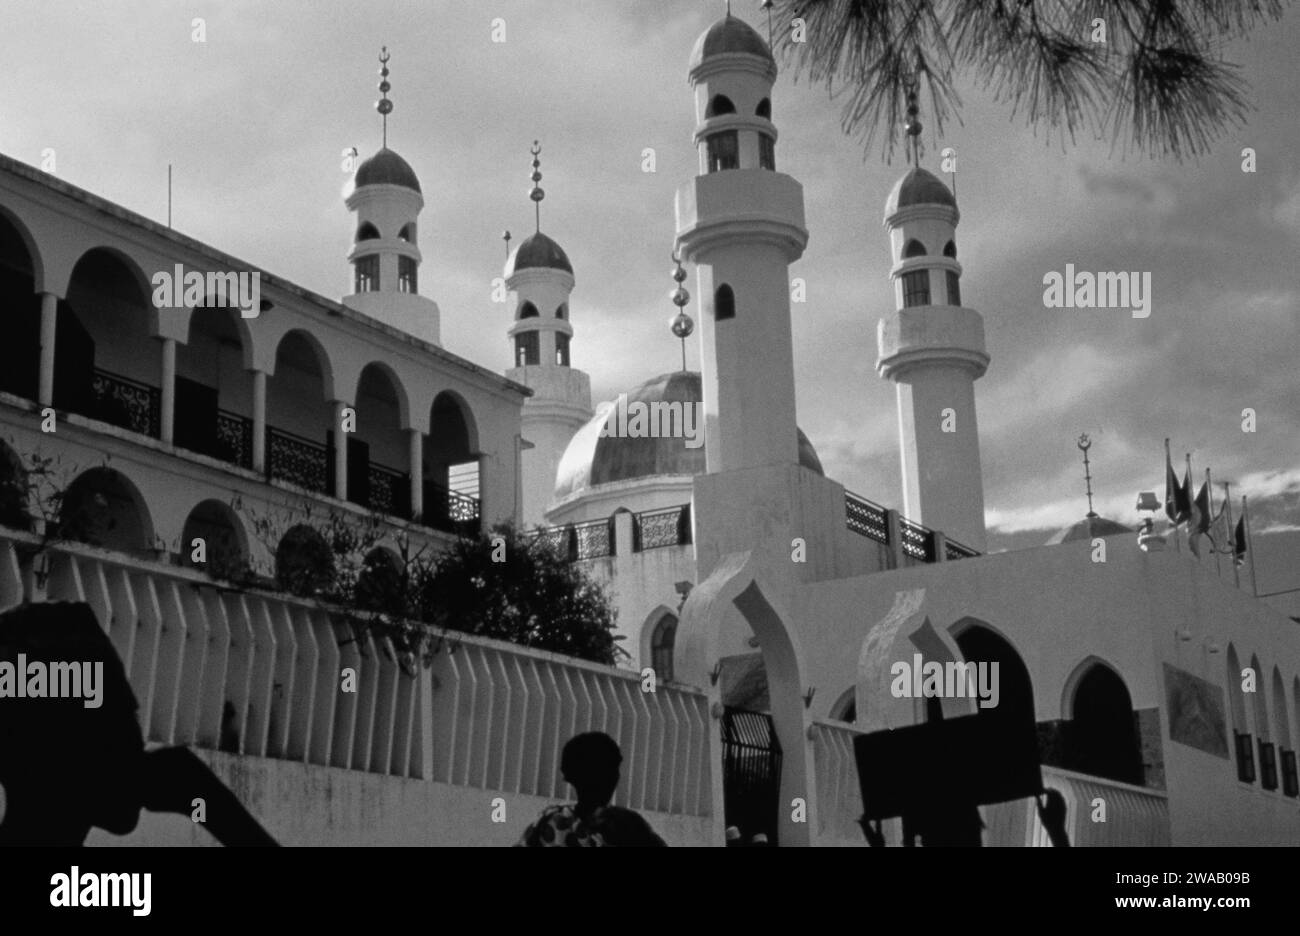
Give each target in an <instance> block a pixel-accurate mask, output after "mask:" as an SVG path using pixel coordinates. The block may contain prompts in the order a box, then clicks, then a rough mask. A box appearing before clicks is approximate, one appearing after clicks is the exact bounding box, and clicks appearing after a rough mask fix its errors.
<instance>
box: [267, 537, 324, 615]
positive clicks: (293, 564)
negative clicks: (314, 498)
mask: <svg viewBox="0 0 1300 936" xmlns="http://www.w3.org/2000/svg"><path fill="white" fill-rule="evenodd" d="M275 581H276V584H278V585H279V586H280V587H281V588H282V589H284V590H285V591H287V592H289V593H290V594H294V595H301V596H304V597H310V596H313V595H319V594H321V593H322V592H325V591H328V590H329V588H330V587H331V586H332V585H333V583H334V554H333V553H332V552H331V551H330V547H329V544H328V543H326V542H325V537H323V536H321V534H320V533H318V532H317V531H316V530H313V529H312V528H311V527H309V526H307V525H305V524H298V525H297V526H295V527H293V528H291V529H290V530H289V531H288V532H287V533H285V534H284V537H283V538H282V539H281V540H280V544H279V546H277V547H276V550H275Z"/></svg>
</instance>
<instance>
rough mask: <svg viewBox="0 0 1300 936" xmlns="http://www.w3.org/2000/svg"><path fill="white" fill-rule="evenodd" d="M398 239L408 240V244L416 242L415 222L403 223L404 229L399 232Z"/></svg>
mask: <svg viewBox="0 0 1300 936" xmlns="http://www.w3.org/2000/svg"><path fill="white" fill-rule="evenodd" d="M397 239H398V240H402V241H406V242H407V243H408V244H414V243H415V222H414V221H408V222H406V223H405V224H403V225H402V229H401V230H400V231H398V232H397Z"/></svg>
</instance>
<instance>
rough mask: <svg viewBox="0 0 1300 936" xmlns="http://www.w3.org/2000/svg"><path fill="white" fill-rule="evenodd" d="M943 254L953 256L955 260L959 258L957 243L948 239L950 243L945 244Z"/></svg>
mask: <svg viewBox="0 0 1300 936" xmlns="http://www.w3.org/2000/svg"><path fill="white" fill-rule="evenodd" d="M943 255H944V256H945V257H952V258H953V259H954V260H955V259H956V258H957V245H956V244H955V243H953V242H952V241H948V243H946V244H944V245H943Z"/></svg>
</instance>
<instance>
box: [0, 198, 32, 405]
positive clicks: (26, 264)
mask: <svg viewBox="0 0 1300 936" xmlns="http://www.w3.org/2000/svg"><path fill="white" fill-rule="evenodd" d="M29 242H30V235H29V234H28V232H27V231H26V229H24V228H22V227H20V225H19V223H18V222H17V221H16V220H13V219H10V217H9V216H8V215H7V213H6V212H5V211H4V210H3V209H0V307H2V308H4V309H5V326H6V329H7V333H6V335H5V340H4V341H3V342H0V391H3V392H4V393H12V394H14V395H15V396H20V397H24V398H26V399H28V400H35V399H36V396H37V390H38V387H37V384H38V383H39V381H40V357H41V353H40V348H41V297H40V296H38V295H36V272H35V264H34V262H33V257H32V251H31V248H29V246H28V244H29Z"/></svg>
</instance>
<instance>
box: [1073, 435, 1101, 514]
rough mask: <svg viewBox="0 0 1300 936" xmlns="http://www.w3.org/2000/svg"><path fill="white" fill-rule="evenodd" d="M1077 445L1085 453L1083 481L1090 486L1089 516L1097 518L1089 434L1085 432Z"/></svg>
mask: <svg viewBox="0 0 1300 936" xmlns="http://www.w3.org/2000/svg"><path fill="white" fill-rule="evenodd" d="M1076 444H1077V445H1078V446H1079V451H1081V452H1083V480H1084V483H1085V484H1086V485H1087V486H1088V516H1089V517H1095V516H1097V513H1096V511H1094V510H1093V509H1092V473H1091V471H1090V470H1089V466H1088V449H1090V448H1092V440H1091V439H1089V438H1088V433H1086V432H1085V433H1084V434H1083V435H1081V436H1079V441H1078V442H1077V443H1076Z"/></svg>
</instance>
